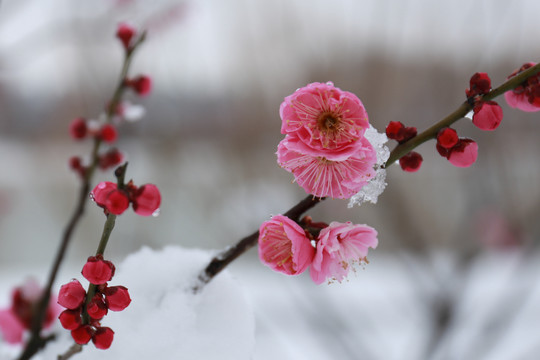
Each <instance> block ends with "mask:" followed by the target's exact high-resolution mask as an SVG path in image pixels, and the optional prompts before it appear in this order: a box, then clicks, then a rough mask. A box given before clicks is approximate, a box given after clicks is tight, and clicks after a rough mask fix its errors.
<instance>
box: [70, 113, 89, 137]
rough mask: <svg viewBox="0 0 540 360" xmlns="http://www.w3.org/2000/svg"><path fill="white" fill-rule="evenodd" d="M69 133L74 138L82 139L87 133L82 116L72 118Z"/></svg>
mask: <svg viewBox="0 0 540 360" xmlns="http://www.w3.org/2000/svg"><path fill="white" fill-rule="evenodd" d="M69 134H70V135H71V137H72V138H73V139H75V140H80V139H84V138H85V137H86V135H87V134H88V127H87V126H86V120H85V119H83V118H77V119H75V120H73V121H72V122H71V124H70V125H69Z"/></svg>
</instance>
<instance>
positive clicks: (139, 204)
mask: <svg viewBox="0 0 540 360" xmlns="http://www.w3.org/2000/svg"><path fill="white" fill-rule="evenodd" d="M91 196H92V199H93V200H94V201H95V202H96V204H97V205H98V206H100V207H102V208H103V209H105V212H107V213H110V214H114V215H120V214H122V213H123V212H124V211H126V209H127V208H128V207H129V204H130V203H131V204H132V206H133V210H134V211H135V213H136V214H138V215H141V216H150V215H156V214H157V213H158V211H159V205H160V204H161V194H160V192H159V189H158V188H157V186H156V185H154V184H145V185H142V186H140V187H137V186H135V184H133V181H130V182H129V183H127V184H126V185H125V186H123V187H119V186H118V185H117V184H116V183H113V182H110V181H102V182H100V183H99V184H97V185H96V187H95V188H94V190H93V191H92V195H91Z"/></svg>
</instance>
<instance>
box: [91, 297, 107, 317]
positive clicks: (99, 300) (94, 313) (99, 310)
mask: <svg viewBox="0 0 540 360" xmlns="http://www.w3.org/2000/svg"><path fill="white" fill-rule="evenodd" d="M86 312H87V313H88V316H90V317H91V318H92V319H94V320H99V319H102V318H103V317H104V316H105V315H107V313H108V309H107V305H106V304H105V301H104V300H103V296H102V295H101V294H96V295H94V297H93V298H92V300H90V302H89V303H88V305H87V306H86Z"/></svg>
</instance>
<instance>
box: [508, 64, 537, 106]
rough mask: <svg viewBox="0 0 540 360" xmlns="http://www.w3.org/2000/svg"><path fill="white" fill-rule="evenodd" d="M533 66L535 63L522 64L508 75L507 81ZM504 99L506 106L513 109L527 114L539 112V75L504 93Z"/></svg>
mask: <svg viewBox="0 0 540 360" xmlns="http://www.w3.org/2000/svg"><path fill="white" fill-rule="evenodd" d="M534 65H535V63H532V62H528V63H525V64H523V65H522V66H521V67H520V68H519V69H517V70H516V71H514V72H513V73H512V74H510V76H509V77H508V79H510V78H512V77H514V76H516V75H517V74H519V73H520V72H522V71H525V70H527V69H528V68H530V67H532V66H534ZM504 97H505V99H506V102H507V103H508V105H510V106H511V107H513V108H517V109H519V110H523V111H527V112H534V111H540V74H537V75H534V76H531V77H529V78H528V79H527V80H525V81H524V82H523V83H521V84H520V85H519V86H518V87H516V88H515V89H513V90H511V91H507V92H505V93H504Z"/></svg>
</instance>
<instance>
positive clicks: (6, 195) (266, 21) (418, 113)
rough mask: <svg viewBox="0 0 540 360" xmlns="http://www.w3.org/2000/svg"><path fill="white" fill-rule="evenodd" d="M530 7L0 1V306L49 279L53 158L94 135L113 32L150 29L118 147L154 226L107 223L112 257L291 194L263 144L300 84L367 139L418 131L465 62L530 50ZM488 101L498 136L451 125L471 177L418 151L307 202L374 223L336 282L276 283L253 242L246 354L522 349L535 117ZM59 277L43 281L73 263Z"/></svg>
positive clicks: (250, 223)
mask: <svg viewBox="0 0 540 360" xmlns="http://www.w3.org/2000/svg"><path fill="white" fill-rule="evenodd" d="M539 11H540V3H538V2H537V1H533V0H522V1H520V0H514V1H512V0H504V1H502V0H490V1H488V0H484V1H481V0H479V1H467V0H454V1H449V2H440V1H429V0H332V1H324V0H272V1H252V0H221V1H218V0H192V1H173V0H155V1H152V2H149V1H142V0H96V1H92V2H84V1H73V0H49V1H46V2H45V1H39V0H24V1H21V0H19V1H14V0H11V1H10V0H3V1H2V2H1V3H0V109H1V111H0V164H1V168H0V284H1V285H2V287H3V288H2V289H1V290H0V295H3V298H0V305H4V304H7V302H8V299H7V298H8V295H7V294H8V293H9V289H10V287H12V286H15V285H17V284H18V283H20V282H21V281H22V280H23V279H24V278H25V277H26V276H28V275H33V276H36V277H38V278H44V277H45V274H46V272H47V271H48V266H49V265H50V262H51V258H52V257H53V255H54V253H55V251H56V247H57V245H58V242H59V239H60V234H61V232H62V229H63V227H64V225H65V223H66V222H67V219H68V216H69V214H70V213H71V211H72V208H73V206H74V203H75V200H76V196H77V191H78V190H77V189H78V178H77V176H76V175H75V174H74V173H72V172H71V171H70V170H69V169H68V159H69V158H70V157H71V156H73V155H80V156H88V154H89V152H90V146H91V145H90V143H89V142H77V143H76V142H74V141H72V140H71V139H70V137H69V135H68V130H67V129H68V125H69V123H70V122H71V120H72V119H74V118H76V117H80V116H82V117H86V118H97V117H98V116H99V115H100V113H101V112H102V111H103V108H104V105H105V104H106V102H107V100H108V99H109V98H110V97H111V96H112V92H113V91H114V87H115V86H116V83H117V81H118V76H119V71H120V66H121V63H122V56H123V50H122V48H121V45H120V44H119V42H118V40H117V39H116V38H115V37H114V34H115V32H116V27H117V25H118V23H119V22H121V21H127V22H129V23H132V24H134V25H136V26H138V27H139V28H146V29H147V30H148V38H147V41H146V42H145V43H144V44H143V46H142V47H141V48H140V50H139V51H138V53H137V54H136V56H135V60H134V63H133V67H132V70H131V75H132V76H135V75H138V74H140V73H144V74H148V75H149V76H151V77H152V79H153V81H154V87H153V91H152V94H151V95H150V96H149V97H146V98H143V99H140V98H137V97H136V96H131V94H130V95H128V100H130V101H132V102H134V103H138V104H141V105H143V106H144V107H145V109H146V115H145V116H144V118H143V119H142V120H141V121H140V122H138V123H134V124H126V125H125V126H124V127H122V128H121V130H120V132H121V137H120V141H119V143H118V147H119V149H120V150H122V151H123V152H125V153H126V154H127V156H128V160H129V161H130V165H129V168H128V177H129V178H133V179H134V180H135V182H136V183H137V184H144V183H147V182H151V183H155V184H157V185H158V186H159V188H160V190H161V192H162V195H163V202H162V207H161V214H160V216H159V217H157V218H141V217H138V216H137V215H135V214H133V213H131V212H128V213H126V214H125V215H123V216H122V217H121V218H119V219H118V221H117V227H116V229H115V231H114V233H113V235H112V238H111V242H110V245H109V247H108V249H107V253H108V257H109V258H111V259H122V258H123V257H125V256H126V255H127V254H129V253H131V252H133V251H135V250H137V249H139V248H140V247H141V246H143V245H148V246H151V247H154V248H159V247H162V246H163V245H166V244H178V245H181V246H185V247H197V248H204V249H221V248H224V247H226V246H228V245H230V244H232V243H234V242H235V241H236V240H238V239H239V238H241V237H243V236H245V235H247V234H249V233H251V232H253V231H254V230H255V229H256V228H258V226H259V224H260V223H261V222H262V221H264V220H266V219H268V218H269V216H270V214H277V213H282V212H284V211H286V210H287V209H288V208H290V207H291V206H292V205H293V204H295V203H296V202H297V201H298V200H300V199H301V198H303V197H304V196H305V193H304V191H303V190H302V189H301V188H299V187H298V186H297V185H295V184H291V180H292V176H291V175H290V174H289V173H287V172H285V171H283V170H281V169H280V168H279V166H278V165H277V163H276V158H275V154H274V153H275V151H276V146H277V144H278V142H279V141H280V140H281V138H282V135H281V134H280V133H279V129H280V119H279V113H278V109H279V105H280V103H281V102H282V100H283V98H284V97H285V96H287V95H289V94H290V93H292V92H293V91H294V90H295V89H296V88H298V87H302V86H304V85H306V84H307V83H310V82H314V81H320V82H326V81H333V82H334V84H335V85H336V86H337V87H339V88H341V89H343V90H348V91H351V92H354V93H355V94H357V95H358V96H359V97H360V98H361V99H362V101H363V103H364V105H365V106H366V109H367V111H368V113H369V116H370V121H371V123H372V124H373V126H375V127H376V128H377V129H378V130H379V131H381V132H383V131H384V128H385V126H386V124H387V123H388V122H389V121H401V122H403V123H404V124H405V125H407V126H416V127H417V128H418V129H419V131H421V130H423V129H425V128H427V127H428V126H430V125H431V124H433V123H434V122H436V121H438V120H440V119H441V118H443V117H444V116H445V115H447V114H448V113H450V112H451V111H453V110H454V109H455V108H456V107H457V106H458V105H459V104H461V102H462V101H464V100H465V93H464V91H465V89H466V88H467V87H468V81H469V78H470V76H471V75H472V74H473V73H475V72H487V73H488V74H489V75H490V77H491V79H492V83H493V84H494V86H496V85H498V84H500V83H502V82H503V81H504V80H505V79H506V77H507V76H508V75H509V74H510V73H511V72H512V71H513V70H515V69H516V68H518V67H519V66H521V65H522V64H523V63H525V62H528V61H535V62H536V61H539V59H540V51H539V48H538V46H536V45H535V44H536V41H535V40H536V39H537V38H538V35H539V34H540V23H539V22H538V15H537V14H538V12H539ZM499 102H500V104H501V106H502V107H503V110H504V113H505V118H504V120H503V122H502V124H501V125H500V127H499V128H498V129H497V130H496V131H494V132H489V133H487V132H482V131H480V130H479V129H477V128H476V127H474V126H473V125H472V124H471V123H470V121H466V120H465V121H460V122H459V123H458V124H457V125H456V126H455V127H456V129H457V130H458V133H459V134H460V135H461V136H467V137H471V138H473V139H475V140H476V141H477V142H478V143H479V147H480V148H479V157H478V161H477V162H476V164H474V165H473V166H472V167H470V168H467V169H459V168H455V167H453V166H452V165H451V164H450V163H448V162H447V161H446V160H445V159H444V158H441V157H440V156H439V155H438V154H437V152H436V150H435V144H434V142H428V143H425V144H423V145H422V146H420V147H419V149H418V151H419V152H420V153H421V154H422V156H423V157H424V163H423V165H422V168H421V169H420V171H419V172H417V173H412V174H411V173H404V172H402V171H401V170H400V169H399V167H398V166H393V167H392V168H390V170H389V172H388V179H387V182H388V184H389V185H388V187H387V190H386V191H385V192H384V193H383V194H382V196H381V197H380V198H379V203H378V204H377V205H371V204H365V205H363V206H361V207H355V208H353V209H348V208H347V202H346V201H342V200H332V201H326V202H325V203H324V204H323V205H321V206H319V207H318V208H316V209H314V210H313V211H311V212H310V214H311V215H312V216H313V217H314V218H315V219H316V220H318V221H327V222H330V221H332V220H337V221H352V222H355V223H366V224H369V225H371V226H373V227H375V228H376V229H377V230H378V232H379V240H380V245H379V248H378V249H377V250H376V251H372V252H371V253H370V265H369V266H368V267H367V268H366V270H365V271H362V270H360V271H359V272H358V273H357V275H353V277H352V279H351V281H350V283H348V284H344V285H338V284H334V285H331V286H325V285H323V286H321V287H315V286H314V285H312V284H311V283H310V280H309V279H308V276H301V277H300V278H292V279H289V278H285V277H283V276H281V275H280V274H273V273H270V270H268V269H266V268H264V267H263V266H261V265H260V264H259V262H258V258H257V254H256V251H250V252H249V253H248V254H246V255H245V256H244V257H243V259H241V261H239V262H238V263H236V264H234V265H233V266H232V267H231V272H233V274H234V275H235V276H237V277H238V279H239V281H241V282H244V283H245V285H246V292H247V293H248V296H249V297H251V298H252V301H253V304H254V308H255V311H256V317H257V329H258V330H257V331H258V334H257V336H258V342H257V349H256V352H255V354H256V355H255V359H259V360H262V359H270V358H275V357H278V356H280V357H281V358H283V359H301V358H304V357H303V356H302V355H300V354H302V353H303V352H302V351H303V350H304V349H307V348H309V349H310V352H309V354H310V357H311V358H315V359H329V358H341V359H360V358H362V359H427V358H429V359H431V358H433V359H536V357H535V354H537V353H538V350H539V349H540V334H538V331H537V326H536V325H535V324H537V323H538V320H540V305H538V304H540V297H539V296H540V294H539V291H540V286H539V285H540V284H539V281H538V275H539V274H540V272H539V271H540V269H538V266H537V265H536V264H537V263H538V260H539V258H538V254H537V249H536V242H537V241H536V240H537V239H538V237H539V233H540V225H539V222H538V213H539V211H540V181H539V180H540V162H539V161H538V155H539V154H540V141H539V138H538V132H539V130H540V118H539V115H538V113H522V112H519V111H517V110H514V109H510V108H509V107H508V106H507V105H506V103H505V102H504V100H503V99H502V98H501V99H499ZM393 145H394V144H390V146H391V147H393ZM112 179H113V176H112V174H111V172H108V173H99V174H98V176H97V179H96V180H112ZM102 224H103V215H102V212H101V211H100V210H99V209H97V207H93V206H90V207H88V210H87V213H86V217H85V219H84V221H83V222H82V223H81V224H80V226H79V228H78V229H77V232H76V237H75V241H73V243H72V244H71V246H70V248H69V251H68V259H67V264H66V267H65V269H69V270H70V271H72V270H73V269H79V268H80V267H81V265H82V263H83V259H85V258H86V257H87V256H89V255H90V254H92V253H94V252H95V249H96V247H97V242H98V240H99V236H100V234H101V228H102ZM65 269H64V270H63V271H64V273H65V277H64V278H60V279H59V281H58V282H59V283H62V282H65V280H66V278H71V277H74V276H76V274H77V273H78V270H76V272H75V273H73V272H71V273H70V272H68V271H66V270H65ZM306 296H309V297H310V299H309V301H307V300H306V298H305V297H306ZM263 299H264V301H262V300H263ZM299 299H302V300H301V301H299ZM306 304H308V305H306ZM343 305H345V306H343ZM344 308H348V309H349V311H345V309H344ZM280 312H281V314H282V316H281V317H280V316H274V315H269V314H274V313H280ZM323 315H324V316H323ZM295 316H296V317H295ZM366 316H367V317H368V318H366ZM291 319H294V321H292V320H291ZM279 321H284V322H287V323H286V324H283V323H280V322H279ZM291 322H292V323H293V324H291ZM295 324H296V325H295ZM295 326H296V327H295ZM289 333H290V334H289ZM289 335H290V336H289ZM295 336H298V337H299V338H298V339H297V338H296V337H295ZM293 339H297V340H293ZM322 339H324V341H322ZM518 345H519V346H518ZM312 352H313V353H312ZM304 354H305V353H304ZM272 356H273V357H272Z"/></svg>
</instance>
